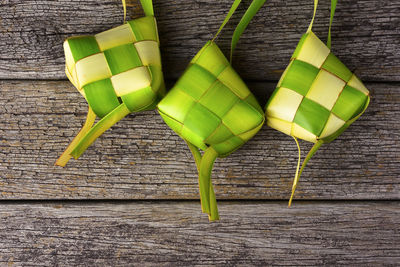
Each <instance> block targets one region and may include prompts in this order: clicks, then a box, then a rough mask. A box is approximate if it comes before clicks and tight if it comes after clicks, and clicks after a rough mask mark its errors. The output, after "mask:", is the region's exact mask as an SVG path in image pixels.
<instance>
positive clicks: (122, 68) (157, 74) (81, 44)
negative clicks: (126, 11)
mask: <svg viewBox="0 0 400 267" xmlns="http://www.w3.org/2000/svg"><path fill="white" fill-rule="evenodd" d="M64 51H65V57H66V74H67V76H68V78H69V80H70V81H71V82H72V83H73V84H74V86H75V87H76V88H77V89H78V91H79V92H80V93H81V94H82V95H83V96H84V97H85V98H86V100H87V102H88V104H89V105H90V107H91V108H92V109H93V111H94V113H95V114H96V115H97V116H98V117H100V118H102V117H104V116H105V115H107V114H108V113H109V112H111V111H112V110H113V109H115V108H116V107H117V106H119V105H120V104H121V103H125V105H126V106H127V108H128V109H129V110H130V111H131V112H136V111H140V110H145V109H150V108H154V106H155V104H156V100H157V98H158V97H159V96H162V95H163V94H164V93H165V89H164V80H163V75H162V70H161V58H160V50H159V40H158V32H157V24H156V21H155V18H154V17H152V16H146V17H142V18H139V19H135V20H131V21H128V22H127V23H125V24H123V25H121V26H118V27H116V28H113V29H111V30H108V31H105V32H101V33H99V34H96V35H94V36H78V37H72V38H68V39H67V40H66V41H65V42H64Z"/></svg>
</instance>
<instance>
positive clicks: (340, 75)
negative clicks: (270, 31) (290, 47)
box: [266, 32, 369, 143]
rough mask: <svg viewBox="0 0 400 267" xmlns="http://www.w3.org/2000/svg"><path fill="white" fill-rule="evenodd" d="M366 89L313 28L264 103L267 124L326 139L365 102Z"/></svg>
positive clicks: (312, 138) (311, 138) (308, 137)
mask: <svg viewBox="0 0 400 267" xmlns="http://www.w3.org/2000/svg"><path fill="white" fill-rule="evenodd" d="M368 99H369V91H368V89H367V88H365V86H364V85H363V84H362V82H361V81H360V80H359V79H358V78H357V77H356V75H355V74H353V73H351V71H350V70H349V69H348V68H347V67H346V66H344V65H343V63H342V62H340V60H339V59H338V58H337V57H336V56H335V55H334V54H332V52H330V49H329V48H328V47H327V46H326V45H325V44H324V43H322V41H321V40H319V39H318V37H317V36H315V34H314V33H313V32H309V33H307V34H305V35H303V37H302V38H301V40H300V42H299V44H298V46H297V48H296V50H295V52H294V54H293V56H292V59H291V61H290V64H289V66H288V67H287V68H286V70H285V72H284V74H283V75H282V77H281V79H280V81H279V83H278V85H277V88H276V90H275V91H274V93H273V95H272V96H271V98H270V99H269V101H268V103H267V105H266V117H267V124H268V125H269V126H270V127H272V128H275V129H277V130H279V131H281V132H283V133H285V134H288V135H291V136H295V137H297V138H300V139H304V140H306V141H310V142H313V143H316V142H317V141H318V140H322V141H323V142H324V143H326V142H330V141H332V140H333V139H335V138H336V137H337V136H338V135H340V134H341V133H342V132H343V131H344V130H345V128H347V126H348V124H347V123H348V122H349V121H350V120H352V119H353V118H354V117H356V116H357V115H358V114H360V113H361V112H362V111H363V110H364V108H365V105H366V104H367V103H368Z"/></svg>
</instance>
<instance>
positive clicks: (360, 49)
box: [0, 0, 400, 81]
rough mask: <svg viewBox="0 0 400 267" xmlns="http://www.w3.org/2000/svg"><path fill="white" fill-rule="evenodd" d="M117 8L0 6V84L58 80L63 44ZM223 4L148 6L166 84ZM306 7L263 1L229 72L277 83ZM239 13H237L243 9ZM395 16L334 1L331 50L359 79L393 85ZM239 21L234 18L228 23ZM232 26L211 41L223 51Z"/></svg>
mask: <svg viewBox="0 0 400 267" xmlns="http://www.w3.org/2000/svg"><path fill="white" fill-rule="evenodd" d="M120 2H121V1H118V0H112V1H110V0H107V1H94V0H91V1H82V0H74V1H69V0H68V1H66V0H60V1H48V0H47V1H45V0H40V1H38V0H26V1H18V0H3V1H1V2H0V9H1V11H0V12H1V20H0V47H1V49H0V78H7V79H8V78H15V79H21V78H26V79H32V78H41V79H42V78H46V79H64V78H65V74H64V66H63V65H64V57H63V50H62V42H63V40H64V39H65V38H66V37H69V36H72V35H77V34H93V33H97V32H100V31H103V30H106V29H109V28H110V27H112V26H117V25H119V24H121V23H122V7H121V3H120ZM320 2H321V3H320V6H319V9H318V13H317V18H316V21H315V27H314V31H315V32H316V33H317V34H318V35H320V37H321V38H322V39H323V40H325V39H326V33H327V31H328V18H329V1H320ZM230 3H231V1H230V0H223V1H213V0H201V1H174V0H162V1H161V0H155V1H154V4H155V12H156V15H157V18H158V26H159V31H160V39H161V50H162V55H163V62H164V69H165V73H166V76H167V77H168V78H177V77H179V75H180V73H181V72H182V71H183V69H184V68H185V66H186V64H187V63H188V62H189V61H190V59H191V58H192V57H193V56H194V54H195V53H196V52H197V51H198V50H199V49H200V48H201V46H202V45H204V43H205V42H206V41H208V40H209V39H210V38H211V37H212V35H213V34H214V33H215V32H216V31H217V29H218V27H219V25H220V24H221V22H222V21H223V19H224V16H225V14H226V12H227V10H228V8H229V5H230ZM128 4H129V8H128V11H129V15H130V17H132V18H135V17H137V16H138V15H139V14H142V11H141V8H140V6H138V5H137V1H128ZM312 5H313V1H309V0H307V1H306V0H301V1H300V0H299V1H281V0H268V1H267V3H266V6H265V7H264V8H263V9H262V10H261V11H260V13H259V14H257V16H256V17H255V19H254V20H253V21H252V22H251V24H250V25H249V27H248V30H247V31H246V32H245V34H244V36H243V38H242V39H241V41H240V43H239V45H238V48H237V51H236V53H235V61H234V66H235V67H236V68H237V70H238V71H239V73H240V74H241V75H242V76H243V77H245V78H248V79H252V80H276V79H278V78H279V76H280V74H281V73H282V71H283V69H284V68H285V67H286V65H287V63H288V60H289V58H290V56H291V54H292V53H293V50H294V48H295V46H296V44H297V42H298V40H299V39H300V36H301V35H302V34H303V33H305V31H306V29H307V26H308V24H309V21H310V19H311V15H312V9H313V8H312ZM194 10H195V12H194ZM240 10H241V11H244V7H240ZM242 13H243V12H238V14H242ZM399 13H400V2H399V1H398V0H381V1H377V0H357V1H355V0H342V1H340V3H339V4H338V7H337V12H336V15H335V21H334V24H333V39H332V40H333V51H334V52H335V53H336V55H337V56H338V57H339V58H341V59H342V61H343V62H344V63H345V64H347V65H348V66H349V68H350V69H353V70H355V71H356V73H357V74H359V76H360V77H361V78H363V79H364V80H370V81H400V67H399V65H400V37H399V36H400V18H399ZM239 18H240V16H239V15H237V16H235V18H234V20H233V21H234V22H237V21H238V19H239ZM234 22H232V23H231V24H230V25H228V27H227V29H226V31H224V32H223V33H222V36H221V38H220V40H219V41H218V43H219V44H221V47H222V48H223V50H224V51H226V52H228V47H229V39H230V36H231V32H232V29H233V27H234V25H235V23H234ZM239 63H240V64H239ZM249 66H251V68H249Z"/></svg>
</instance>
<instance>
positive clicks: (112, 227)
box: [0, 202, 400, 266]
mask: <svg viewBox="0 0 400 267" xmlns="http://www.w3.org/2000/svg"><path fill="white" fill-rule="evenodd" d="M399 208H400V205H399V203H398V202H383V203H374V202H362V203H357V202H356V203H336V204H334V203H318V202H317V203H315V204H312V203H297V204H296V208H291V209H288V208H286V203H282V202H279V203H274V202H272V203H268V202H267V203H245V202H241V203H238V202H224V203H223V204H221V205H220V210H221V214H222V219H221V221H220V222H216V223H208V219H207V218H206V216H204V214H201V212H200V208H199V204H198V203H193V202H183V203H182V202H179V203H176V202H155V203H149V202H145V203H129V204H117V203H108V204H107V203H96V204H90V203H76V204H63V203H48V204H40V203H38V204H34V205H29V204H10V205H7V204H2V205H0V222H1V223H0V237H1V238H0V263H1V264H2V265H6V264H9V265H8V266H14V265H17V266H27V265H29V266H31V265H32V266H78V265H79V266H81V265H85V266H87V265H90V266H93V265H96V266H127V265H132V264H139V265H140V266H211V265H213V266H214V265H224V266H236V265H240V266H248V265H251V266H271V265H273V266H277V265H279V266H280V265H285V266H288V265H296V266H298V265H313V266H327V265H328V266H333V265H335V266H336V265H340V266H396V265H397V264H398V263H399V261H400V232H399V228H400V223H399V222H400V212H399V211H400V209H399Z"/></svg>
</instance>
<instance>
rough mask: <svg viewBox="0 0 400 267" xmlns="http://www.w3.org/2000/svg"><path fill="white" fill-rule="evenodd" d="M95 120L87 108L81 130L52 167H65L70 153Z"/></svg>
mask: <svg viewBox="0 0 400 267" xmlns="http://www.w3.org/2000/svg"><path fill="white" fill-rule="evenodd" d="M95 120H96V114H95V113H94V112H93V110H92V109H91V108H90V106H89V110H88V113H87V116H86V121H85V124H84V125H83V126H82V129H81V130H80V131H79V133H78V134H77V135H76V136H75V138H74V139H73V140H72V142H71V143H70V144H69V145H68V147H67V148H66V149H65V151H64V152H63V153H62V154H61V156H60V157H59V158H58V159H57V161H56V162H55V164H54V165H57V166H61V167H65V165H67V163H68V161H69V160H70V159H71V157H72V156H71V155H70V153H71V152H72V150H73V149H74V148H75V146H76V145H77V144H78V143H79V142H80V141H81V139H82V138H83V137H84V136H85V135H86V134H87V132H88V131H89V130H90V128H92V125H93V123H94V121H95Z"/></svg>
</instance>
